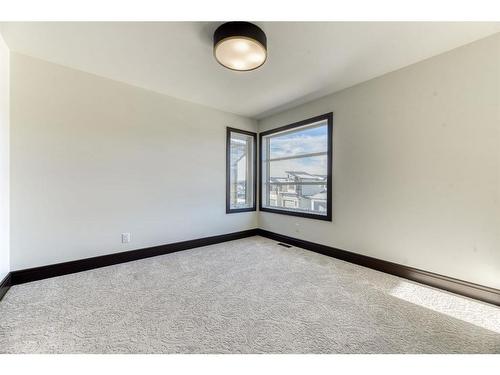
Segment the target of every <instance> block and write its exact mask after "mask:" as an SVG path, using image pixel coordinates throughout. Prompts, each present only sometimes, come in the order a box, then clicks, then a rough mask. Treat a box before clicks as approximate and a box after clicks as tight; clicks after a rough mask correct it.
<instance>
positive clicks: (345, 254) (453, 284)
mask: <svg viewBox="0 0 500 375" xmlns="http://www.w3.org/2000/svg"><path fill="white" fill-rule="evenodd" d="M257 233H258V235H260V236H262V237H267V238H270V239H272V240H275V241H278V242H284V243H286V244H289V245H293V246H296V247H300V248H302V249H306V250H311V251H314V252H316V253H320V254H324V255H328V256H331V257H333V258H337V259H341V260H344V261H347V262H350V263H354V264H358V265H360V266H364V267H368V268H372V269H374V270H377V271H382V272H385V273H389V274H391V275H395V276H399V277H403V278H405V279H408V280H412V281H416V282H418V283H421V284H425V285H429V286H432V287H435V288H439V289H444V290H447V291H449V292H452V293H456V294H460V295H463V296H466V297H470V298H474V299H477V300H480V301H484V302H488V303H491V304H494V305H497V306H500V290H498V289H494V288H490V287H486V286H483V285H478V284H473V283H470V282H468V281H463V280H459V279H454V278H452V277H448V276H443V275H439V274H437V273H433V272H428V271H423V270H420V269H417V268H413V267H408V266H404V265H401V264H397V263H392V262H388V261H385V260H381V259H377V258H372V257H369V256H366V255H361V254H356V253H353V252H350V251H346V250H341V249H336V248H334V247H330V246H325V245H320V244H317V243H314V242H309V241H305V240H300V239H297V238H293V237H288V236H284V235H281V234H277V233H273V232H269V231H267V230H264V229H258V230H257Z"/></svg>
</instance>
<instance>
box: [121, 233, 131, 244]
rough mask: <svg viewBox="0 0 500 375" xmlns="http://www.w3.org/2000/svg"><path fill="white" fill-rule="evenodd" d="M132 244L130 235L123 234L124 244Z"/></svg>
mask: <svg viewBox="0 0 500 375" xmlns="http://www.w3.org/2000/svg"><path fill="white" fill-rule="evenodd" d="M129 242H130V233H122V243H129Z"/></svg>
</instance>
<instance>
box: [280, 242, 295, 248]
mask: <svg viewBox="0 0 500 375" xmlns="http://www.w3.org/2000/svg"><path fill="white" fill-rule="evenodd" d="M278 245H280V246H283V247H292V245H287V244H286V243H282V242H278Z"/></svg>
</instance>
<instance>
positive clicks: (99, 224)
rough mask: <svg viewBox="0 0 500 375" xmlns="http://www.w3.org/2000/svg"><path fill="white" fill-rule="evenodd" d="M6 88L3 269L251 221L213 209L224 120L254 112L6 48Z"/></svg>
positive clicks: (245, 124)
mask: <svg viewBox="0 0 500 375" xmlns="http://www.w3.org/2000/svg"><path fill="white" fill-rule="evenodd" d="M165 74H168V72H165ZM11 90H12V97H11V163H12V164H11V200H12V203H11V213H12V215H11V228H12V229H11V244H12V255H11V264H12V269H13V270H16V269H22V268H27V267H34V266H40V265H45V264H51V263H57V262H63V261H68V260H74V259H80V258H86V257H91V256H96V255H102V254H108V253H112V252H120V251H125V250H129V249H136V248H143V247H147V246H153V245H159V244H165V243H171V242H176V241H183V240H189V239H195V238H200V237H206V236H212V235H218V234H224V233H230V232H235V231H241V230H247V229H251V228H255V227H256V226H257V214H256V213H255V212H249V213H239V214H231V215H226V213H225V137H226V132H225V131H226V126H231V127H235V128H241V129H246V130H251V131H255V130H256V122H255V121H253V120H249V119H245V118H242V117H240V116H236V115H233V114H228V113H224V112H220V111H217V110H214V109H210V108H207V107H203V106H199V105H195V104H192V103H188V102H185V101H181V100H177V99H173V98H170V97H166V96H163V95H160V94H156V93H153V92H149V91H146V90H142V89H139V88H135V87H132V86H128V85H125V84H122V83H118V82H115V81H111V80H108V79H104V78H100V77H96V76H93V75H90V74H87V73H83V72H80V71H77V70H73V69H69V68H65V67H62V66H58V65H55V64H52V63H48V62H44V61H41V60H37V59H33V58H30V57H27V56H23V55H19V54H16V53H12V55H11ZM122 232H130V233H131V234H132V242H131V243H130V244H128V245H124V244H121V238H120V234H121V233H122Z"/></svg>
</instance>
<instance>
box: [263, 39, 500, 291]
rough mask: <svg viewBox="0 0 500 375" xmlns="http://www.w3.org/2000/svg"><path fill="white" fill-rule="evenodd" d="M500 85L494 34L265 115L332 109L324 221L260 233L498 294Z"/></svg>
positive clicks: (272, 226)
mask: <svg viewBox="0 0 500 375" xmlns="http://www.w3.org/2000/svg"><path fill="white" fill-rule="evenodd" d="M499 90H500V35H498V34H497V35H495V36H493V37H489V38H486V39H483V40H480V41H478V42H475V43H473V44H470V45H467V46H464V47H461V48H458V49H456V50H453V51H451V52H448V53H445V54H443V55H440V56H437V57H434V58H431V59H429V60H426V61H423V62H420V63H418V64H415V65H412V66H410V67H407V68H405V69H402V70H399V71H396V72H393V73H390V74H387V75H385V76H382V77H380V78H377V79H374V80H371V81H368V82H365V83H363V84H360V85H357V86H354V87H352V88H350V89H346V90H344V91H341V92H339V93H336V94H333V95H330V96H327V97H324V98H322V99H319V100H316V101H314V102H311V103H308V104H305V105H302V106H299V107H297V108H294V109H292V110H288V111H286V112H283V113H280V114H277V115H274V116H272V117H269V118H266V119H263V120H262V121H260V122H259V130H260V131H264V130H268V129H272V128H274V127H277V126H280V125H286V124H288V123H292V122H295V121H299V120H303V119H306V118H309V117H312V116H315V115H319V114H323V113H326V112H330V111H333V112H334V163H333V164H334V166H333V222H332V223H329V222H322V221H317V220H311V219H300V218H294V217H291V216H284V215H279V214H272V213H260V214H259V226H260V227H261V228H263V229H267V230H270V231H273V232H277V233H280V234H284V235H289V236H292V237H298V238H302V239H306V240H309V241H314V242H317V243H321V244H325V245H329V246H333V247H338V248H341V249H345V250H350V251H353V252H357V253H361V254H365V255H369V256H373V257H377V258H380V259H385V260H389V261H393V262H396V263H400V264H405V265H409V266H413V267H417V268H421V269H424V270H428V271H432V272H437V273H440V274H444V275H447V276H451V277H456V278H459V279H463V280H467V281H471V282H476V283H479V284H483V285H488V286H491V287H495V288H500V96H499ZM296 223H298V224H299V226H298V232H297V231H296V226H295V224H296Z"/></svg>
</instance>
